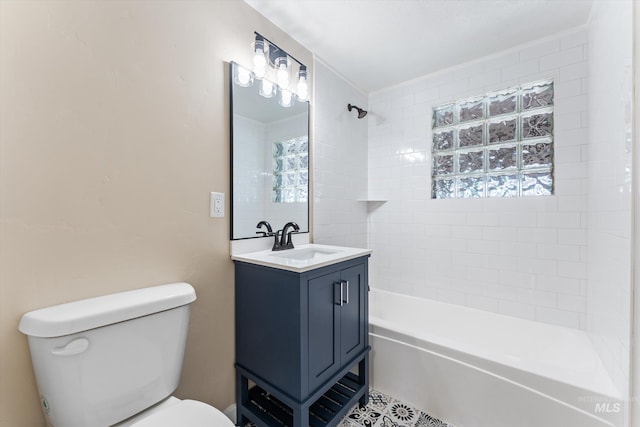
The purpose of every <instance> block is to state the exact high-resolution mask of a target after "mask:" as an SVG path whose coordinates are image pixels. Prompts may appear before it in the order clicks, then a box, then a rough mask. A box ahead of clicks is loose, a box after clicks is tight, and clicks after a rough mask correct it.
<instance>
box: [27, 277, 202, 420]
mask: <svg viewBox="0 0 640 427" xmlns="http://www.w3.org/2000/svg"><path fill="white" fill-rule="evenodd" d="M195 299H196V294H195V291H194V289H193V287H192V286H191V285H189V284H187V283H173V284H168V285H161V286H153V287H150V288H144V289H138V290H134V291H128V292H121V293H117V294H112V295H106V296H102V297H97V298H91V299H86V300H81V301H75V302H71V303H68V304H61V305H56V306H53V307H48V308H43V309H41V310H36V311H32V312H29V313H27V314H25V315H24V316H22V319H21V320H20V325H19V330H20V331H21V332H22V333H24V334H25V335H27V336H28V340H29V349H30V351H31V360H32V364H33V369H34V373H35V377H36V382H37V384H38V391H39V393H40V402H41V405H42V409H43V411H44V413H45V415H46V416H47V419H48V421H49V423H50V424H51V425H52V426H53V427H103V426H110V425H112V424H115V423H117V422H119V421H122V420H124V419H126V418H129V417H131V416H133V415H135V414H136V413H138V412H140V411H142V410H144V409H146V408H148V407H150V406H152V405H154V404H155V403H157V402H159V401H161V400H162V399H164V398H166V397H168V396H170V395H171V394H172V393H173V391H174V390H175V389H176V388H177V386H178V382H179V380H180V372H181V369H182V361H183V357H184V348H185V343H186V338H187V332H188V328H189V304H190V303H192V302H193V301H195Z"/></svg>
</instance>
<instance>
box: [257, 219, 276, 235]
mask: <svg viewBox="0 0 640 427" xmlns="http://www.w3.org/2000/svg"><path fill="white" fill-rule="evenodd" d="M263 225H264V226H265V227H266V228H267V231H266V232H265V231H256V234H262V237H268V236H273V229H272V228H271V224H269V223H268V222H267V221H260V222H259V223H258V225H256V227H257V228H262V226H263Z"/></svg>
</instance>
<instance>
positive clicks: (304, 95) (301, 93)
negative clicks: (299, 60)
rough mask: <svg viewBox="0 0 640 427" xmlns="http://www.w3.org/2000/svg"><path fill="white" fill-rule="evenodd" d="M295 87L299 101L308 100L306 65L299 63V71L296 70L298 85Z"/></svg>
mask: <svg viewBox="0 0 640 427" xmlns="http://www.w3.org/2000/svg"><path fill="white" fill-rule="evenodd" d="M296 89H297V90H296V92H297V94H298V99H299V100H300V101H308V100H309V83H308V82H307V67H306V66H305V65H301V66H300V71H298V86H297V88H296Z"/></svg>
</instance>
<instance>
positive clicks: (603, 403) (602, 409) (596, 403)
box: [578, 396, 622, 415]
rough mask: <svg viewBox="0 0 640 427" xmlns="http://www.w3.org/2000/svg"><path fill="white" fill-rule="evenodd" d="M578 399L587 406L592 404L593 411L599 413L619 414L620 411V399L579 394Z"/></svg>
mask: <svg viewBox="0 0 640 427" xmlns="http://www.w3.org/2000/svg"><path fill="white" fill-rule="evenodd" d="M578 401H579V402H581V403H583V404H586V405H587V406H591V405H590V404H593V412H594V413H596V414H600V415H605V414H619V413H620V412H621V411H622V402H621V401H618V400H610V399H607V398H605V397H603V396H580V398H579V399H578ZM583 407H584V406H583ZM585 409H586V408H585Z"/></svg>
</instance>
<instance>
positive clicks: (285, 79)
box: [276, 56, 289, 89]
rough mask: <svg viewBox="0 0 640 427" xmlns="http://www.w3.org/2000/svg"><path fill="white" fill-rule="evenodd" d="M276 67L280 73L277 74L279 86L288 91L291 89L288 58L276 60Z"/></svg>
mask: <svg viewBox="0 0 640 427" xmlns="http://www.w3.org/2000/svg"><path fill="white" fill-rule="evenodd" d="M276 67H277V68H278V71H277V73H276V80H277V82H278V86H280V88H281V89H287V88H288V87H289V69H288V61H287V57H286V56H281V57H279V58H278V59H276Z"/></svg>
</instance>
